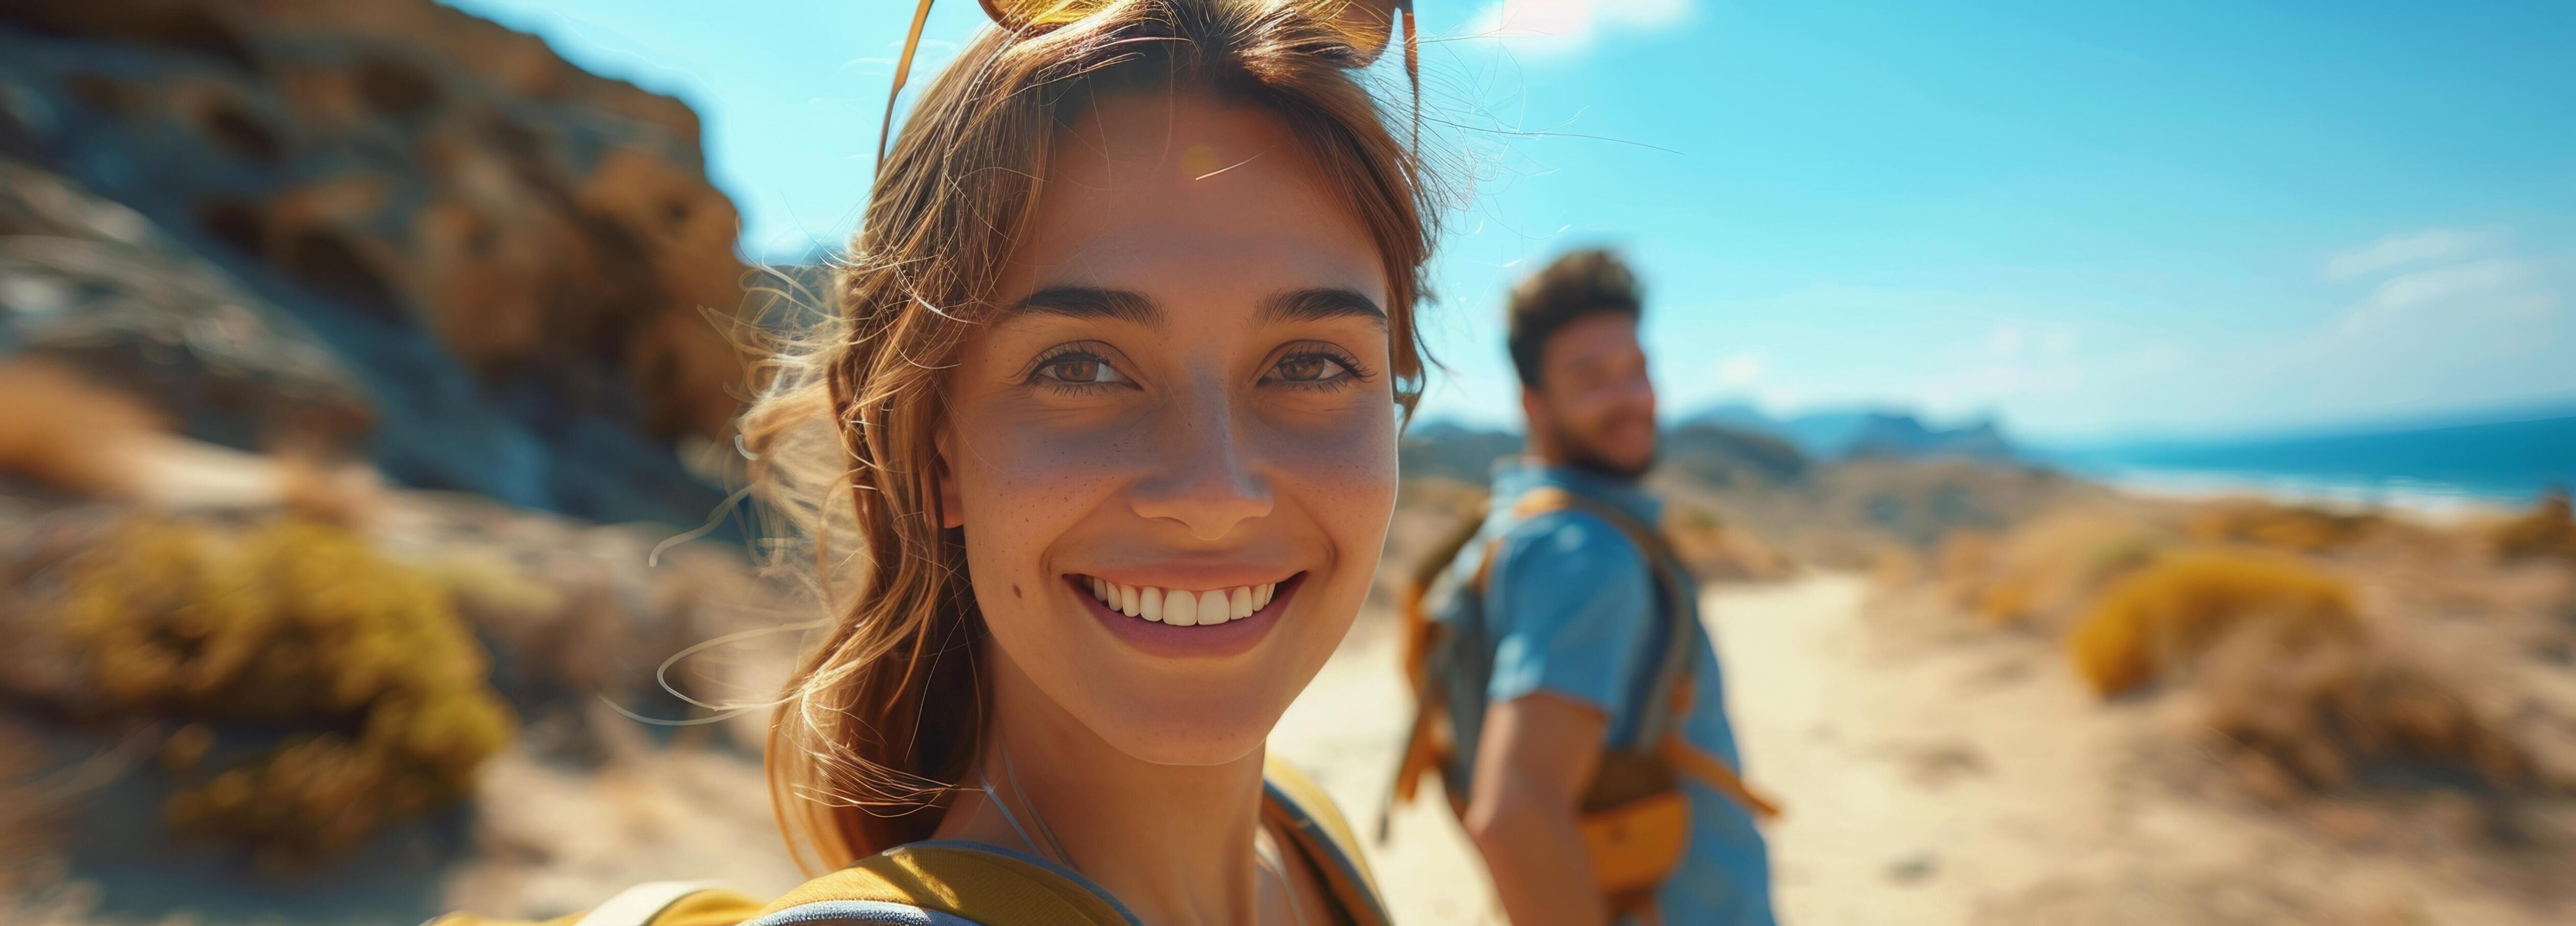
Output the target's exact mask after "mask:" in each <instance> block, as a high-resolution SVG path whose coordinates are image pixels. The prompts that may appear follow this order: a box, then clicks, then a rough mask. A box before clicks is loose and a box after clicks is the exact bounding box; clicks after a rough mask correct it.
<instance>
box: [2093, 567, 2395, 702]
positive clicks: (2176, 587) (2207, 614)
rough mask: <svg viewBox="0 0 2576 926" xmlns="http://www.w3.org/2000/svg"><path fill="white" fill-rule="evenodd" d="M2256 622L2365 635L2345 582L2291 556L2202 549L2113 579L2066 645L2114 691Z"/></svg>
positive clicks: (2318, 633)
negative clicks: (2116, 580) (2291, 558)
mask: <svg viewBox="0 0 2576 926" xmlns="http://www.w3.org/2000/svg"><path fill="white" fill-rule="evenodd" d="M2250 621H2263V622H2266V623H2268V624H2272V625H2274V626H2276V627H2277V628H2279V629H2280V630H2281V632H2283V633H2287V634H2289V635H2291V636H2293V637H2300V638H2305V637H2352V638H2357V637H2359V636H2360V635H2361V633H2362V628H2361V624H2360V622H2359V620H2358V619H2357V618H2356V617H2355V613H2354V608H2353V594H2352V589H2351V588H2350V587H2349V586H2347V585H2345V584H2344V583H2343V582H2342V581H2340V580H2337V579H2335V578H2333V577H2331V576H2326V575H2323V574H2320V573H2318V572H2316V571H2315V570H2313V569H2311V568H2309V567H2307V566H2304V565H2302V564H2300V563H2297V562H2295V561H2291V560H2287V559H2282V558H2277V557H2273V556H2267V555H2261V554H2252V553H2241V552H2230V551H2202V552H2194V553H2183V554H2176V555H2172V556H2167V557H2164V558H2162V559H2160V560H2157V561H2156V562H2154V563H2152V564H2149V565H2148V566H2146V567H2145V568H2143V569H2140V570H2139V571H2137V572H2134V573H2131V574H2130V575H2129V576H2128V577H2126V578H2124V579H2121V580H2120V581H2119V582H2117V583H2115V584H2113V585H2112V586H2111V587H2110V588H2108V589H2106V590H2105V591H2104V592H2103V593H2102V596H2101V598H2100V599H2098V600H2097V601H2096V602H2095V603H2094V605H2093V607H2092V608H2091V609H2090V610H2089V611H2087V612H2086V613H2085V615H2084V617H2083V618H2082V619H2081V621H2080V622H2079V623H2078V624H2077V625H2076V627H2075V630H2074V633H2073V635H2072V636H2071V637H2070V638H2069V640H2068V646H2069V649H2070V651H2071V655H2072V656H2073V658H2074V660H2075V667H2076V669H2077V670H2078V671H2079V672H2081V673H2082V674H2083V675H2084V678H2085V680H2086V681H2088V682H2091V683H2092V685H2093V688H2094V690H2095V691H2097V692H2100V693H2101V694H2103V695H2106V696H2107V695H2114V694H2119V693H2121V692H2124V691H2128V690H2130V689H2132V688H2136V687H2138V686H2140V685H2143V684H2146V683H2147V682H2150V681H2153V680H2155V679H2156V678H2158V677H2160V676H2162V675H2164V674H2165V673H2167V672H2168V671H2171V670H2173V669H2175V668H2178V667H2180V666H2182V665H2184V664H2186V663H2188V662H2189V661H2190V660H2192V659H2193V658H2195V657H2197V656H2199V655H2200V653H2202V652H2203V651H2205V650H2207V649H2208V648H2209V647H2210V646H2211V645H2212V644H2213V643H2215V642H2217V640H2218V639H2219V638H2221V637H2222V636H2224V635H2226V634H2227V633H2228V632H2230V631H2232V630H2235V629H2236V628H2238V627H2239V626H2241V625H2244V624H2245V623H2247V622H2250Z"/></svg>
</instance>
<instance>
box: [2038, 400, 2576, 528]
mask: <svg viewBox="0 0 2576 926" xmlns="http://www.w3.org/2000/svg"><path fill="white" fill-rule="evenodd" d="M2042 456H2043V458H2044V459H2045V460H2046V461H2047V462H2050V463H2054V464H2055V465H2058V466H2061V467H2064V468H2065V469H2067V470H2069V471H2071V472H2074V473H2076V474H2078V475H2083V476H2086V477H2089V478H2093V479H2098V480H2102V481H2105V482H2109V483H2112V484H2114V485H2119V486H2122V487H2126V488H2129V489H2132V490H2136V491H2142V492H2147V493H2151V494H2164V495H2188V496H2205V495H2220V494H2244V493H2255V494H2262V495H2267V496H2272V497H2276V498H2288V499H2294V500H2300V501H2309V502H2317V503H2326V504H2335V505H2340V506H2348V507H2395V508H2405V509H2410V510H2418V511H2423V512H2426V513H2429V514H2444V513H2458V512H2463V511H2470V510H2486V509H2496V508H2515V507H2521V506H2524V505H2527V504H2529V503H2530V502H2531V501H2532V500H2533V499H2535V498H2537V497H2539V495H2540V494H2541V493H2542V492H2544V491H2547V490H2549V489H2551V488H2567V487H2570V486H2576V415H2563V416H2554V417H2543V418H2532V419H2525V420H2518V421H2497V422H2481V423H2476V424H2462V425H2452V426H2447V427H2428V428H2412V429H2405V430H2390V431H2378V432H2369V433H2356V434H2325V435H2308V436H2296V437H2285V438H2274V439H2251V440H2230V441H2200V442H2180V441H2166V442H2152V443H2144V442H2142V443H2131V444H2121V445H2112V446H2104V447H2093V448H2084V449H2078V450H2062V451H2056V452H2048V453H2044V454H2042Z"/></svg>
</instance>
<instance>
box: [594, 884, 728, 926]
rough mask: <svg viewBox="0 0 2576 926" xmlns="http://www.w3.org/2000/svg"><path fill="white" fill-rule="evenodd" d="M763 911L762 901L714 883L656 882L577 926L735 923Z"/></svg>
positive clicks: (606, 905) (622, 895) (623, 893)
mask: <svg viewBox="0 0 2576 926" xmlns="http://www.w3.org/2000/svg"><path fill="white" fill-rule="evenodd" d="M759 908H760V904H759V902H758V901H755V900H752V899H751V898H749V897H745V896H743V895H741V894H736V893H734V892H732V891H723V890H717V889H716V885H715V882H713V881H654V882H650V883H646V884H638V885H636V886H634V887H630V888H627V889H625V890H623V891H619V892H617V896H615V897H611V898H608V902H607V903H603V904H600V905H599V906H596V907H592V908H590V912H588V913H584V914H582V915H581V919H578V920H574V921H573V926H682V924H691V926H694V924H698V923H711V922H721V923H732V922H736V921H739V920H740V919H742V917H743V916H745V915H748V914H749V913H750V912H751V911H753V910H757V909H759ZM725 917H730V918H729V919H728V918H725Z"/></svg>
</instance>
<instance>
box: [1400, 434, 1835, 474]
mask: <svg viewBox="0 0 2576 926" xmlns="http://www.w3.org/2000/svg"><path fill="white" fill-rule="evenodd" d="M1522 443H1523V441H1522V438H1521V436H1520V435H1518V434H1512V433H1508V432H1504V431H1494V430H1487V429H1484V428H1478V427H1474V426H1470V425H1463V424H1459V423H1457V422H1454V421H1447V420H1440V421H1426V422H1423V423H1422V424H1418V425H1415V426H1413V427H1411V428H1408V429H1406V431H1405V433H1404V441H1403V443H1402V444H1400V445H1398V449H1397V452H1396V456H1397V465H1398V466H1400V467H1401V468H1402V470H1403V472H1404V475H1405V476H1406V477H1407V478H1417V477H1423V476H1439V477H1445V478H1449V479H1456V480H1458V481H1460V482H1465V483H1470V484H1473V485H1483V484H1484V483H1485V481H1486V480H1487V479H1488V478H1489V477H1490V476H1492V474H1493V469H1494V461H1495V460H1497V459H1501V458H1503V457H1507V456H1511V455H1513V454H1517V453H1520V452H1521V446H1522ZM1660 450H1661V454H1662V460H1661V464H1660V465H1661V466H1662V467H1663V468H1665V469H1668V470H1675V471H1678V472H1684V473H1688V474H1690V475H1691V476H1693V477H1695V478H1698V479H1699V480H1701V481H1702V482H1705V483H1708V484H1710V485H1717V486H1730V485H1760V484H1765V483H1777V482H1795V481H1797V480H1799V479H1801V478H1803V477H1804V476H1805V475H1806V473H1807V469H1808V464H1809V461H1808V458H1807V455H1806V454H1805V453H1803V452H1801V451H1799V450H1798V448H1797V447H1796V446H1794V445H1791V444H1790V443H1789V442H1788V441H1785V440H1782V439H1780V438H1777V437H1773V436H1771V435H1769V434H1765V433H1762V432H1759V431H1751V430H1746V429H1743V428H1737V427H1732V426H1728V425H1722V424H1712V423H1708V422H1696V423H1685V424H1683V425H1681V426H1679V427H1676V428H1673V429H1672V430H1669V431H1666V432H1664V436H1663V445H1662V447H1661V448H1660Z"/></svg>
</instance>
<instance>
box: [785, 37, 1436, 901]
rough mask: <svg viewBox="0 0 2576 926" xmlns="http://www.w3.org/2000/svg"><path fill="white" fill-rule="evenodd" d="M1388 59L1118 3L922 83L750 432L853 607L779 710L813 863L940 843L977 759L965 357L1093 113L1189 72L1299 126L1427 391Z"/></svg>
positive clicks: (1415, 170)
mask: <svg viewBox="0 0 2576 926" xmlns="http://www.w3.org/2000/svg"><path fill="white" fill-rule="evenodd" d="M1307 2H1309V3H1323V4H1326V5H1329V4H1330V2H1331V0H1307ZM1365 64H1366V61H1365V60H1364V59H1363V58H1362V56H1361V55H1360V53H1359V52H1358V51H1356V50H1355V49H1353V48H1352V47H1351V45H1350V44H1349V42H1348V41H1347V40H1346V39H1344V38H1343V37H1342V36H1341V35H1340V34H1339V33H1336V32H1334V31H1333V30H1331V29H1329V28H1327V27H1326V26H1325V25H1324V24H1322V23H1321V22H1319V21H1318V18H1317V16H1316V15H1315V14H1312V13H1310V12H1309V11H1307V10H1306V9H1305V8H1304V7H1303V6H1301V5H1300V4H1298V3H1254V2H1245V0H1118V2H1110V3H1107V4H1105V5H1104V7H1103V8H1102V9H1101V10H1100V11H1099V12H1096V13H1094V14H1092V15H1090V16H1088V17H1085V18H1083V19H1080V20H1078V21H1076V22H1073V23H1070V24H1067V25H1064V26H1062V27H1060V28H1055V29H1052V30H1044V31H1040V30H1024V31H1021V32H1017V33H1014V32H1011V31H1007V30H1003V29H1000V28H988V29H985V30H983V31H982V32H981V33H979V34H978V35H977V36H976V37H975V38H974V39H973V40H972V41H971V42H969V43H968V44H967V46H966V48H965V50H964V51H963V53H962V54H961V55H960V56H959V57H958V59H957V61H956V62H955V63H954V64H952V65H950V66H949V67H948V68H947V69H946V70H945V71H944V72H942V73H941V74H940V75H939V77H938V79H937V80H936V81H935V82H934V83H933V84H932V85H931V87H930V88H929V90H928V91H927V92H925V93H924V94H923V95H922V97H921V99H920V101H919V102H918V103H917V104H916V105H915V108H914V111H913V114H912V116H911V118H910V119H909V120H908V121H907V123H906V125H905V126H904V130H903V132H902V134H901V136H900V137H899V138H898V139H897V140H896V141H895V143H894V148H893V151H892V153H891V154H890V155H889V156H888V158H887V160H886V162H885V163H884V164H883V165H882V167H881V169H880V170H879V172H878V175H877V179H876V184H875V188H874V190H873V191H872V193H871V195H870V197H869V202H868V209H867V213H866V219H865V222H864V225H863V227H862V228H861V230H860V231H859V232H858V234H857V236H856V237H855V238H854V239H853V241H852V246H851V253H850V255H849V257H848V259H847V261H846V263H845V264H844V265H842V266H841V267H840V268H839V269H838V272H837V274H836V276H835V278H834V280H833V282H832V293H833V301H834V302H836V303H837V311H835V312H831V313H828V317H826V318H823V319H821V320H820V325H819V328H820V330H819V332H814V333H809V334H808V338H809V340H808V341H807V342H806V343H807V345H808V346H807V347H806V348H803V349H799V350H789V351H782V352H779V353H778V354H777V355H776V356H773V357H772V358H771V359H770V360H769V361H768V362H767V363H766V364H765V365H764V367H763V373H764V375H765V376H766V377H768V380H769V381H768V383H767V384H766V386H765V388H764V394H763V396H762V398H761V399H760V400H759V401H758V402H757V403H755V404H754V406H753V407H752V409H751V410H750V411H749V412H748V413H746V414H745V416H744V420H743V425H742V433H743V435H744V438H745V450H746V451H747V453H748V454H749V455H750V456H752V457H753V467H754V476H755V480H756V482H755V486H756V488H757V489H758V490H759V491H760V492H761V493H762V497H763V499H764V501H765V502H766V503H767V508H768V510H769V511H771V512H773V513H775V514H777V515H781V516H784V517H785V519H786V520H787V521H788V522H789V524H790V526H792V527H793V528H794V534H795V536H796V537H797V538H799V539H800V541H801V542H804V543H810V544H811V549H810V551H807V552H810V553H811V555H812V559H813V562H814V563H815V564H816V566H817V567H818V569H819V572H820V578H819V580H818V581H817V583H816V585H817V588H818V590H819V592H820V594H821V595H822V597H823V599H824V601H825V602H826V604H827V606H828V607H829V608H830V609H831V611H832V613H833V614H834V615H835V618H834V619H833V620H832V621H831V622H829V623H828V624H827V625H826V627H825V629H824V631H823V632H822V633H821V634H820V638H819V640H818V641H816V645H815V646H813V648H812V649H811V650H810V651H809V652H808V653H807V654H806V655H805V656H804V658H803V659H802V660H801V662H800V664H799V665H798V667H797V670H796V673H795V675H794V676H793V677H792V678H790V679H789V680H788V682H787V685H786V689H785V691H784V693H783V698H782V703H781V705H780V707H779V709H778V713H777V715H776V717H775V719H774V720H773V722H772V724H771V728H770V739H769V749H768V774H769V780H770V792H771V793H770V797H771V801H772V803H773V805H774V806H775V807H776V808H777V811H778V816H779V822H780V825H781V827H782V828H783V829H785V830H786V834H787V838H788V842H789V845H790V847H791V848H792V849H794V850H795V851H796V853H797V856H798V859H799V862H800V864H803V865H805V866H807V867H808V868H809V869H822V870H828V869H833V868H838V867H842V866H845V865H848V864H849V863H851V862H852V861H855V860H856V859H858V858H860V857H863V856H865V855H868V854H872V853H875V852H877V851H881V850H883V849H885V848H888V847H891V846H895V845H899V844H902V843H905V842H911V841H917V840H920V839H923V838H927V837H928V836H929V835H930V834H931V832H933V831H934V830H935V829H936V828H937V827H938V825H939V820H940V817H941V815H942V813H943V812H944V809H945V807H946V806H947V802H948V796H949V795H950V794H951V793H952V789H953V787H954V786H955V785H956V784H957V783H958V782H959V781H960V780H961V779H962V778H963V776H965V775H966V774H968V773H969V772H970V771H971V770H972V767H973V764H974V761H975V757H976V750H977V747H978V740H979V738H980V735H981V734H982V732H983V726H984V711H983V707H984V699H985V696H986V693H987V691H988V688H987V685H986V682H985V678H984V674H983V670H982V668H981V667H979V665H978V664H977V659H978V649H979V641H980V640H981V639H982V637H983V634H984V632H985V630H984V624H983V618H982V616H981V613H980V612H979V611H978V610H977V607H976V603H975V600H974V593H973V590H972V588H971V587H970V586H969V585H968V583H967V581H966V557H965V548H964V541H963V535H962V532H960V531H953V530H943V529H941V528H940V524H941V513H940V512H939V511H938V510H937V498H938V495H937V492H936V491H935V487H934V483H933V481H932V480H933V477H934V475H935V474H936V472H937V467H938V461H937V456H936V454H937V451H936V449H935V447H934V446H933V435H934V434H935V433H936V432H937V428H938V425H939V423H940V422H941V421H942V420H943V416H944V415H945V414H946V406H945V401H944V395H943V392H944V382H945V376H944V374H943V372H942V371H943V370H944V369H945V368H947V367H948V366H949V365H950V364H951V363H952V361H953V358H954V357H956V356H957V353H958V350H959V348H960V346H961V345H962V344H963V343H964V341H965V339H966V338H967V337H968V336H969V334H970V332H971V331H972V330H973V328H974V327H975V326H976V325H978V324H980V323H981V320H983V319H984V318H986V317H988V315H989V313H990V312H991V311H992V310H993V309H994V306H993V305H992V302H991V299H992V296H993V293H992V286H993V281H994V280H995V279H996V278H997V277H999V276H1000V275H1001V274H1000V270H1001V266H1002V261H1003V260H1004V259H1005V258H1006V257H1007V256H1008V255H1009V253H1010V251H1011V248H1012V245H1013V243H1014V241H1015V240H1016V238H1017V236H1018V233H1019V231H1020V229H1022V228H1023V227H1024V226H1025V225H1026V223H1027V221H1028V219H1029V216H1030V214H1031V213H1032V211H1033V210H1034V209H1035V207H1036V204H1037V201H1038V197H1040V196H1041V195H1043V194H1044V188H1045V178H1044V176H1043V174H1044V172H1045V168H1046V165H1047V164H1048V160H1049V151H1050V147H1051V145H1052V144H1053V143H1054V140H1055V139H1056V137H1057V134H1058V132H1060V131H1061V130H1062V129H1063V128H1064V127H1065V126H1067V125H1069V124H1072V123H1071V120H1072V119H1074V118H1075V117H1077V116H1079V115H1080V114H1081V112H1082V111H1083V109H1084V107H1087V106H1089V105H1092V103H1093V101H1094V100H1096V99H1098V98H1099V97H1101V96H1103V95H1105V94H1109V93H1118V92H1133V91H1143V90H1150V91H1156V92H1179V91H1182V90H1188V91H1196V92H1204V93H1208V94H1211V95H1213V96H1215V97H1216V98H1217V99H1219V100H1222V101H1225V102H1227V103H1231V104H1235V105H1240V106H1247V107H1254V108H1258V109H1261V110H1264V111H1267V112H1269V113H1271V114H1272V115H1275V116H1276V117H1277V118H1279V119H1280V120H1281V121H1282V122H1284V123H1285V124H1286V125H1287V127H1288V129H1289V131H1290V132H1291V134H1293V135H1294V136H1295V137H1296V138H1297V139H1298V140H1299V141H1300V142H1301V143H1302V145H1303V147H1304V148H1305V153H1306V154H1307V156H1308V157H1310V158H1311V159H1312V161H1313V163H1315V164H1316V165H1318V167H1319V173H1320V174H1321V175H1322V176H1323V177H1324V178H1325V181H1326V183H1327V185H1328V189H1329V191H1330V193H1331V195H1333V196H1335V197H1336V198H1338V199H1340V200H1341V201H1342V203H1343V204H1344V205H1345V206H1346V207H1347V208H1349V209H1350V210H1351V212H1352V214H1353V215H1355V216H1357V217H1358V218H1359V219H1360V220H1361V223H1362V224H1363V225H1364V226H1365V227H1366V228H1367V229H1368V232H1369V234H1370V236H1371V237H1372V238H1373V239H1375V242H1376V244H1377V247H1378V252H1379V254H1380V256H1381V258H1382V259H1383V261H1384V265H1385V267H1386V275H1387V290H1388V295H1389V304H1388V305H1387V316H1388V321H1389V336H1390V338H1391V341H1392V343H1391V344H1390V348H1391V354H1390V356H1391V367H1392V372H1393V373H1394V376H1395V383H1396V387H1395V388H1396V397H1397V401H1398V402H1399V403H1400V404H1402V405H1403V406H1404V407H1405V408H1406V409H1408V410H1409V409H1410V408H1411V407H1412V403H1413V400H1414V399H1415V398H1416V397H1417V396H1418V395H1419V394H1420V391H1421V383H1422V368H1423V364H1424V354H1423V352H1422V350H1421V347H1420V345H1419V342H1418V338H1419V336H1418V333H1417V329H1416V326H1415V325H1414V308H1415V305H1416V303H1417V302H1418V301H1420V299H1421V297H1422V292H1423V284H1422V268H1423V263H1424V261H1425V260H1426V259H1427V257H1428V256H1429V252H1430V247H1431V243H1432V240H1433V235H1434V229H1433V227H1432V225H1431V216H1432V215H1433V209H1432V208H1431V206H1430V202H1429V199H1428V197H1427V195H1426V193H1425V190H1424V188H1423V187H1422V185H1421V184H1420V183H1419V182H1418V177H1419V167H1418V161H1417V160H1416V158H1415V155H1414V153H1413V152H1412V151H1409V150H1407V149H1406V147H1405V146H1404V145H1403V144H1401V143H1399V142H1398V141H1397V140H1396V138H1395V136H1394V135H1392V134H1391V133H1390V132H1389V131H1388V130H1387V119H1386V118H1385V117H1384V115H1383V113H1382V111H1381V109H1380V108H1379V106H1378V105H1377V102H1376V100H1375V99H1374V98H1373V97H1372V96H1371V95H1370V93H1369V91H1368V89H1367V87H1366V86H1365V85H1364V83H1363V74H1362V72H1361V68H1362V66H1363V65H1365Z"/></svg>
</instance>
